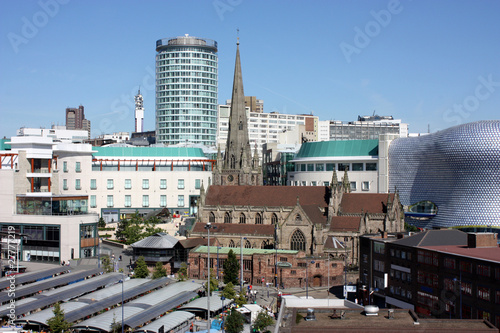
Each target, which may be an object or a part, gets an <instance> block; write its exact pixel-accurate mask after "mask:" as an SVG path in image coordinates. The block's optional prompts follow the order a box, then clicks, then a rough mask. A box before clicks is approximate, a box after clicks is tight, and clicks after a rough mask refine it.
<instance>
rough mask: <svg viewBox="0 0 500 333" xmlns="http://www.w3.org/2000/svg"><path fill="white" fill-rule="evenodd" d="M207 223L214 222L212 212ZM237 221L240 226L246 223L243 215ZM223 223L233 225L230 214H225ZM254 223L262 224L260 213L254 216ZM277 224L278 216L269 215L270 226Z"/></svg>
mask: <svg viewBox="0 0 500 333" xmlns="http://www.w3.org/2000/svg"><path fill="white" fill-rule="evenodd" d="M208 221H209V222H210V223H215V222H216V219H215V214H214V212H210V214H209V216H208ZM238 221H239V223H241V224H244V223H247V216H246V215H245V213H241V214H240V216H239V218H238ZM224 223H233V218H232V217H231V214H230V213H229V212H226V213H225V214H224ZM254 223H255V224H263V220H262V215H261V214H260V213H257V214H255V217H254ZM277 223H278V216H277V215H276V214H274V213H273V215H271V224H273V225H275V224H277Z"/></svg>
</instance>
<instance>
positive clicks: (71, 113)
mask: <svg viewBox="0 0 500 333" xmlns="http://www.w3.org/2000/svg"><path fill="white" fill-rule="evenodd" d="M66 129H68V130H84V131H87V139H90V120H88V119H85V110H84V107H83V105H80V106H79V107H77V108H66Z"/></svg>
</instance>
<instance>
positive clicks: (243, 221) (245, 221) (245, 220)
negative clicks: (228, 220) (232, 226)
mask: <svg viewBox="0 0 500 333" xmlns="http://www.w3.org/2000/svg"><path fill="white" fill-rule="evenodd" d="M244 223H247V217H246V216H245V214H243V213H241V214H240V224H244Z"/></svg>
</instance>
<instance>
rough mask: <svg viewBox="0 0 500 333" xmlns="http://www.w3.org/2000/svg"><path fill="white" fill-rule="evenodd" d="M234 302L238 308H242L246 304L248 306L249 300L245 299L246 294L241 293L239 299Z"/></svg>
mask: <svg viewBox="0 0 500 333" xmlns="http://www.w3.org/2000/svg"><path fill="white" fill-rule="evenodd" d="M234 302H235V303H236V305H238V306H242V305H244V304H247V302H248V301H247V298H246V297H245V294H244V293H240V294H239V295H238V297H237V298H236V299H235V300H234Z"/></svg>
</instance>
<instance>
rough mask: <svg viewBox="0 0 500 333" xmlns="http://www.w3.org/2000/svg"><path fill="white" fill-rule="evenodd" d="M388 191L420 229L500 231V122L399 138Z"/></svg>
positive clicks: (391, 158) (393, 152)
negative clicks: (393, 194) (399, 198)
mask: <svg viewBox="0 0 500 333" xmlns="http://www.w3.org/2000/svg"><path fill="white" fill-rule="evenodd" d="M388 162H389V168H388V170H389V188H390V189H391V190H394V188H397V189H398V191H399V193H400V196H401V203H402V204H403V205H405V206H406V207H407V220H408V221H409V222H410V223H412V224H414V225H416V226H419V227H423V228H433V227H462V228H484V229H488V230H489V229H490V228H495V229H500V202H499V201H498V197H499V196H500V121H499V120H491V121H479V122H474V123H468V124H463V125H458V126H454V127H451V128H448V129H445V130H442V131H439V132H436V133H432V134H429V135H425V136H420V137H413V138H399V139H396V140H394V141H392V143H391V144H390V146H389V160H388Z"/></svg>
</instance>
